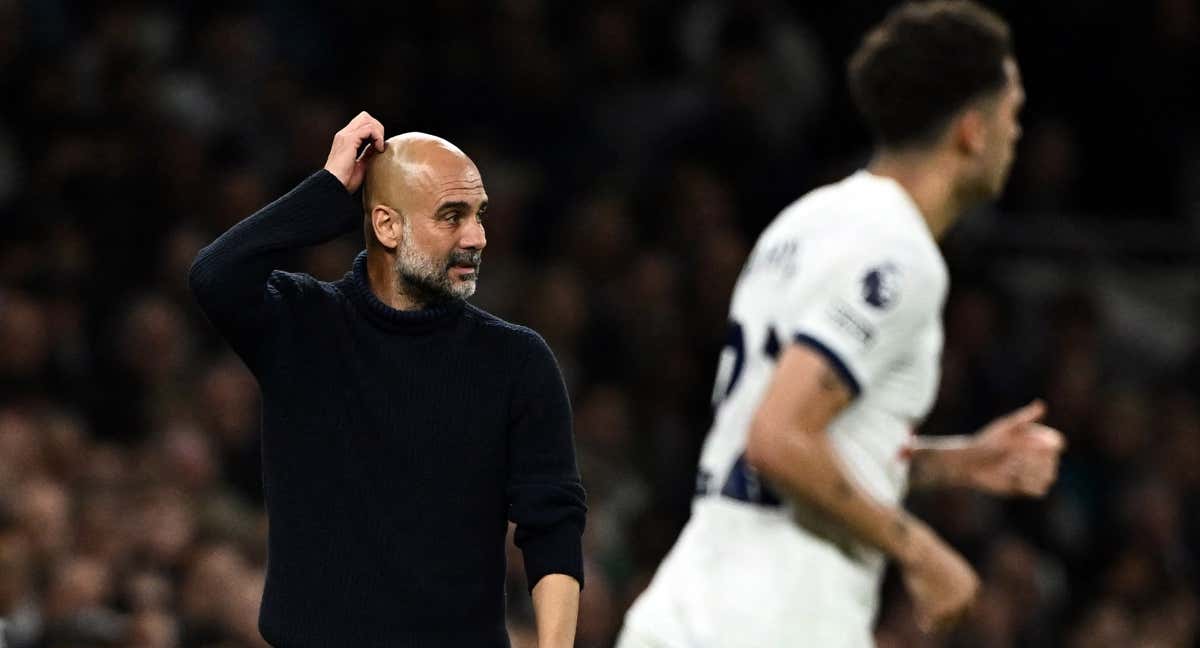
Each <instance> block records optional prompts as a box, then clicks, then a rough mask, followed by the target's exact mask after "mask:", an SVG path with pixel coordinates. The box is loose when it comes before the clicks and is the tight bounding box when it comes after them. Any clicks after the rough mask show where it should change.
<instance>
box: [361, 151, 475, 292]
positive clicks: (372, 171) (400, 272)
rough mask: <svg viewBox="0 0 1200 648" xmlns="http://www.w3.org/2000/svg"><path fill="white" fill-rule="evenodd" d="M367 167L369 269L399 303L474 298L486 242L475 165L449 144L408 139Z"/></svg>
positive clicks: (365, 200)
mask: <svg viewBox="0 0 1200 648" xmlns="http://www.w3.org/2000/svg"><path fill="white" fill-rule="evenodd" d="M386 144H387V145H386V147H385V148H384V150H383V152H381V153H378V154H375V155H373V156H372V157H371V158H370V159H369V160H368V161H367V169H366V181H365V185H364V187H365V188H364V189H363V212H364V214H365V218H364V223H363V225H364V228H363V229H364V232H363V233H364V235H365V237H366V240H367V263H368V265H369V266H371V267H372V268H374V270H373V271H372V272H373V273H374V274H375V276H379V277H385V276H387V277H391V279H390V280H389V281H390V282H391V283H394V284H395V286H396V288H395V290H394V291H392V290H390V289H389V290H385V291H384V294H385V295H387V294H398V295H400V297H401V302H403V303H408V304H429V303H433V302H435V301H439V300H442V299H448V298H464V297H469V296H470V295H471V294H472V293H473V292H474V290H475V280H476V278H477V277H478V274H479V265H480V263H481V255H482V252H483V248H484V247H485V246H486V245H487V237H486V235H485V233H484V229H483V213H484V211H486V210H487V192H486V191H484V188H483V179H482V178H481V177H480V176H479V169H477V168H476V167H475V163H474V162H472V161H471V158H469V157H467V155H466V154H465V153H463V152H462V150H461V149H459V148H458V147H457V146H455V145H453V144H451V143H450V142H447V141H446V140H444V139H442V138H440V137H435V136H433V135H427V134H425V133H405V134H403V135H397V136H396V137H393V138H391V139H389V140H387V143H386Z"/></svg>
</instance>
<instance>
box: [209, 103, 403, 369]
mask: <svg viewBox="0 0 1200 648" xmlns="http://www.w3.org/2000/svg"><path fill="white" fill-rule="evenodd" d="M383 141H384V140H383V126H382V125H381V124H380V123H379V122H378V121H376V120H375V119H374V118H372V117H371V116H370V115H368V114H367V113H365V112H364V113H360V114H359V115H358V116H357V117H355V118H354V120H352V121H351V122H350V123H349V125H347V126H346V127H345V128H344V129H342V130H341V131H339V132H338V133H337V135H335V136H334V140H333V146H332V148H331V150H330V153H329V158H328V160H326V163H325V169H324V170H322V171H319V172H318V173H316V174H313V175H312V176H310V177H309V178H308V179H307V180H305V181H304V182H302V183H301V184H300V185H299V186H297V187H296V188H295V189H293V190H292V191H290V192H288V193H287V194H286V195H284V196H283V197H282V198H279V199H278V200H276V201H275V202H273V203H271V204H269V205H267V206H266V207H263V208H262V209H260V210H259V211H258V212H256V213H255V214H253V215H252V216H250V217H249V218H246V219H245V220H243V221H241V222H240V223H238V224H237V225H234V226H233V227H232V228H230V229H229V231H227V232H225V233H224V234H222V235H221V236H220V237H219V238H217V240H216V241H213V243H212V244H210V245H209V246H207V247H205V248H204V249H202V250H200V253H199V254H198V255H197V257H196V260H195V261H194V262H193V263H192V268H191V271H190V273H189V276H188V283H189V285H190V287H191V289H192V293H193V294H194V295H195V296H196V301H197V302H198V303H199V304H200V307H201V308H202V309H203V310H204V312H205V314H206V315H208V318H209V320H210V321H212V323H213V325H214V326H215V327H216V328H217V329H218V330H219V331H220V332H221V334H222V335H223V336H224V337H225V338H226V339H227V340H228V341H229V342H230V345H231V346H233V348H234V350H235V351H237V352H238V354H239V355H241V356H242V358H243V359H245V360H246V361H247V364H250V365H251V367H252V368H253V366H254V363H253V362H252V361H251V359H252V358H253V357H254V356H255V355H256V354H257V351H258V348H259V346H260V344H261V341H262V339H263V335H264V331H265V328H266V326H265V321H266V320H267V319H268V313H267V310H268V306H269V304H268V299H269V297H270V295H269V291H268V290H267V279H268V277H270V275H271V272H272V271H273V270H275V269H277V268H279V267H280V266H281V265H283V264H284V263H285V262H286V261H287V258H288V255H289V254H290V253H291V252H292V251H293V250H295V249H297V248H301V247H306V246H309V245H316V244H319V243H324V242H326V241H329V240H331V239H333V238H336V237H337V236H339V235H341V234H344V233H346V232H348V231H351V230H353V229H355V228H357V227H358V226H359V224H360V223H361V209H360V208H359V207H358V206H357V205H356V204H355V201H354V200H353V199H352V198H351V196H350V192H352V191H354V190H356V189H358V186H359V185H360V184H362V176H363V173H364V170H365V162H364V160H363V159H360V157H359V156H358V155H357V152H358V150H359V149H360V148H361V147H362V146H364V145H365V144H367V143H373V144H374V147H373V148H374V149H376V150H383Z"/></svg>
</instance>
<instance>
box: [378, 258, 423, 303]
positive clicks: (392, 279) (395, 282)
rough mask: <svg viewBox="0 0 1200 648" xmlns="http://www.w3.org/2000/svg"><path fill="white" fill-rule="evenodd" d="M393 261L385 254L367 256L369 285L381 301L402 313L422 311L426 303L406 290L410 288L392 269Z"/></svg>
mask: <svg viewBox="0 0 1200 648" xmlns="http://www.w3.org/2000/svg"><path fill="white" fill-rule="evenodd" d="M390 264H391V261H390V259H388V258H387V257H386V256H384V255H383V254H380V255H372V254H370V253H368V254H367V285H369V286H370V288H371V292H372V293H373V294H374V295H375V297H376V298H377V299H379V301H381V302H383V303H385V304H387V305H388V306H390V307H392V308H394V309H396V310H402V311H412V310H421V309H422V308H425V302H424V301H423V300H421V299H418V298H417V297H415V296H413V295H412V294H411V293H410V291H407V290H405V289H406V288H407V287H408V286H406V285H404V284H405V282H404V280H403V279H401V278H400V277H399V276H397V274H396V271H395V270H394V269H393V268H392V267H391V265H390Z"/></svg>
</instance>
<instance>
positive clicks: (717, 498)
mask: <svg viewBox="0 0 1200 648" xmlns="http://www.w3.org/2000/svg"><path fill="white" fill-rule="evenodd" d="M849 80H850V86H851V89H852V92H853V95H854V99H855V101H856V103H857V105H858V107H859V109H860V110H861V112H862V113H863V115H864V116H865V118H866V120H867V122H868V124H869V125H870V127H871V129H872V130H873V132H874V134H875V136H876V143H877V148H876V153H875V156H874V158H873V159H872V161H871V162H870V164H869V165H868V167H867V168H866V169H865V170H862V171H859V172H857V173H855V174H854V175H852V176H850V177H848V178H846V179H844V180H842V181H841V182H838V183H835V184H833V185H829V186H826V187H823V188H820V189H817V190H815V191H813V192H812V193H810V194H808V195H806V196H804V197H803V198H801V199H800V200H799V201H797V202H796V203H794V204H792V205H791V206H789V207H788V208H786V209H785V210H784V211H783V212H782V213H781V214H780V215H779V216H778V217H777V218H776V219H775V221H774V222H773V223H772V224H771V225H770V226H769V227H768V228H767V229H766V231H765V232H763V234H762V236H761V237H760V238H759V240H758V242H757V244H756V245H755V247H754V250H753V252H752V253H751V255H750V257H749V259H748V260H747V261H746V264H745V267H744V268H743V270H742V274H741V276H740V277H739V279H738V282H737V286H736V288H735V290H734V293H733V299H732V305H731V307H730V324H729V333H728V338H727V346H726V348H725V350H724V351H723V353H722V357H721V362H720V365H719V370H718V375H717V381H716V386H715V388H714V393H713V396H714V401H715V404H716V415H715V420H714V423H713V427H712V429H711V431H710V432H709V435H708V439H707V441H706V443H705V446H704V450H703V454H702V456H701V459H700V469H699V475H698V480H697V497H696V499H695V502H694V505H693V509H692V517H691V520H690V521H689V522H688V524H687V526H686V527H685V528H684V530H683V532H682V534H681V535H680V537H679V539H678V541H677V542H676V544H675V546H674V548H673V549H672V550H671V552H670V553H669V555H668V556H667V557H666V559H665V560H664V562H663V564H662V565H661V566H660V567H659V569H658V572H657V574H656V575H655V577H654V580H653V582H652V583H651V584H650V586H649V588H648V589H647V590H646V592H644V593H643V594H642V596H641V597H640V598H639V599H638V601H637V602H636V603H635V604H634V606H633V607H632V608H631V610H630V611H629V613H628V615H627V616H626V624H625V628H624V630H623V633H622V636H621V639H620V640H619V642H618V646H619V647H620V648H643V647H657V648H684V647H698V646H703V647H707V646H712V647H718V646H719V647H721V648H730V647H735V646H754V647H756V648H758V647H762V646H822V647H829V646H870V645H872V644H873V641H872V625H873V622H874V616H875V612H876V608H877V602H878V590H879V585H880V579H881V577H882V574H883V569H884V565H885V561H886V559H887V558H889V557H890V558H891V559H894V560H895V561H896V562H897V563H898V565H899V567H900V570H901V573H902V576H903V581H904V584H905V586H906V587H907V589H908V592H909V594H910V595H911V597H912V599H913V604H914V607H915V611H916V614H917V617H918V619H917V620H918V623H919V624H920V626H921V627H922V628H923V629H925V630H927V631H937V630H940V629H942V628H945V627H947V626H949V625H950V624H951V623H953V622H954V621H955V620H956V619H957V618H958V617H960V616H961V615H962V614H963V612H964V611H965V610H966V609H967V608H968V606H969V604H970V603H971V601H972V599H973V598H974V596H975V594H976V591H977V589H978V587H979V584H978V579H977V577H976V575H975V573H974V572H973V571H972V569H971V567H970V565H968V564H967V562H966V561H965V560H964V559H963V558H962V557H961V556H960V555H959V554H958V553H956V552H955V551H954V550H953V549H952V548H951V547H949V546H948V545H947V544H946V543H945V542H944V541H943V540H942V539H941V538H939V537H938V536H937V535H936V534H935V533H934V532H933V531H932V530H931V529H930V528H929V527H928V526H926V525H925V524H923V523H922V522H920V521H919V520H917V519H915V518H913V517H912V516H911V515H909V514H908V513H906V512H905V511H904V510H903V509H902V508H901V500H902V498H903V495H904V493H905V490H906V488H907V487H908V486H909V485H910V484H911V485H912V486H916V487H925V486H946V485H952V486H967V487H973V488H977V489H981V490H984V491H987V492H990V493H995V494H1015V495H1033V496H1040V495H1042V494H1044V493H1045V492H1046V490H1047V489H1048V488H1049V486H1050V484H1051V483H1052V482H1053V480H1054V477H1055V474H1056V471H1057V467H1058V456H1059V453H1060V452H1061V448H1062V438H1061V435H1060V434H1059V433H1058V432H1057V431H1055V430H1052V429H1050V428H1047V427H1045V426H1042V425H1039V424H1038V423H1037V421H1038V419H1039V418H1040V417H1041V416H1042V414H1043V411H1044V406H1043V405H1042V403H1041V402H1037V401H1035V402H1034V403H1031V404H1029V405H1027V406H1025V407H1023V408H1021V409H1019V410H1017V411H1016V412H1013V413H1011V414H1009V415H1007V416H1004V417H1002V418H1000V419H997V420H996V421H994V422H993V423H991V424H989V425H988V426H987V427H985V428H984V429H983V430H980V431H979V432H977V433H976V434H973V435H970V436H962V437H955V438H950V439H947V438H942V439H938V440H936V441H934V440H926V439H923V438H922V437H919V436H918V437H914V436H913V431H914V426H916V425H917V424H918V423H919V421H920V420H921V419H922V418H923V417H924V416H925V415H926V414H927V413H928V411H929V409H930V407H931V406H932V404H933V400H934V396H935V394H936V393H937V386H938V378H939V376H938V367H939V360H940V355H941V351H942V325H941V310H942V304H943V301H944V299H945V295H946V290H947V283H948V278H947V273H946V266H945V263H944V261H943V260H942V257H941V254H940V252H939V250H938V246H937V239H938V238H939V237H941V236H942V234H944V233H945V232H946V230H947V229H948V228H949V227H950V226H951V225H952V224H953V223H954V222H955V220H956V219H957V218H958V217H959V216H960V215H961V214H962V213H963V212H964V211H965V210H967V209H969V208H970V207H972V206H974V205H977V204H979V203H980V202H982V201H986V200H989V199H992V198H994V197H995V196H996V195H998V194H999V193H1000V191H1001V188H1002V187H1003V186H1004V183H1005V179H1006V177H1007V176H1008V171H1009V167H1010V166H1011V164H1012V160H1013V150H1014V146H1015V143H1016V141H1017V139H1018V138H1019V137H1020V133H1021V128H1020V126H1019V125H1018V122H1017V113H1018V111H1019V109H1020V107H1021V103H1022V101H1023V90H1022V87H1021V81H1020V75H1019V73H1018V70H1017V63H1016V61H1015V60H1014V58H1013V54H1012V49H1011V45H1010V42H1009V32H1008V27H1007V26H1006V25H1005V23H1004V22H1003V21H1002V20H1001V19H1000V18H999V17H998V16H996V15H995V14H993V13H991V12H990V11H988V10H986V9H983V8H982V7H980V6H979V5H976V4H974V3H972V2H966V1H958V2H930V3H923V4H916V3H910V4H905V5H903V6H901V7H899V8H897V9H896V10H894V11H893V12H892V13H891V14H890V15H889V16H887V18H886V19H885V20H884V21H883V22H882V23H881V24H880V25H879V26H877V27H876V28H875V29H873V30H872V31H871V32H870V33H868V34H867V36H866V38H865V39H864V40H863V42H862V45H861V46H860V47H859V49H858V51H857V52H856V53H855V54H854V55H853V57H852V58H851V59H850V63H849Z"/></svg>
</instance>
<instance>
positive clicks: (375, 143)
mask: <svg viewBox="0 0 1200 648" xmlns="http://www.w3.org/2000/svg"><path fill="white" fill-rule="evenodd" d="M367 144H370V145H371V146H369V147H368V148H367V149H366V150H365V151H364V150H363V146H365V145H367ZM384 146H386V144H385V143H384V140H383V124H381V123H379V120H378V119H375V118H374V117H372V116H370V115H369V114H367V111H365V110H364V111H362V112H360V113H358V116H357V117H355V118H354V119H351V120H350V123H349V124H346V127H345V128H343V129H342V130H340V131H338V132H337V134H336V135H334V136H333V146H331V147H330V148H329V158H328V159H326V160H325V170H326V171H328V172H330V173H332V174H333V175H334V176H335V177H336V178H337V179H338V180H341V181H342V184H343V185H345V186H346V191H349V192H350V193H354V192H355V191H358V188H359V187H360V186H362V181H363V176H364V175H365V174H366V172H367V160H368V159H369V158H370V156H372V155H374V154H375V153H382V152H383V148H384ZM360 151H361V152H362V155H359V152H360Z"/></svg>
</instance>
